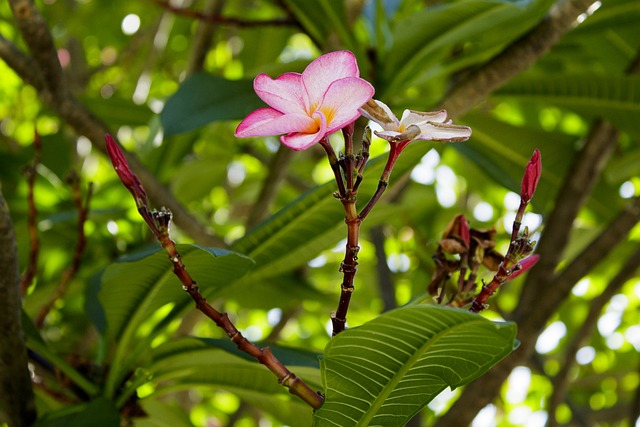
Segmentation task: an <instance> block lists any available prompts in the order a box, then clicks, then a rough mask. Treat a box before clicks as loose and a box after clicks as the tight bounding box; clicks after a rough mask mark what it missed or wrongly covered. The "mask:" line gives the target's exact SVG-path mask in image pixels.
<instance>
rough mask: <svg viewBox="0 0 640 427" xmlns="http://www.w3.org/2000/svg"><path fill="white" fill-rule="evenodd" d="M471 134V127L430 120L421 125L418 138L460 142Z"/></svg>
mask: <svg viewBox="0 0 640 427" xmlns="http://www.w3.org/2000/svg"><path fill="white" fill-rule="evenodd" d="M470 136H471V128H470V127H467V126H460V125H451V124H444V123H431V122H429V123H424V124H421V125H420V136H419V137H418V138H416V139H424V140H428V141H442V142H459V141H466V140H467V139H469V137H470Z"/></svg>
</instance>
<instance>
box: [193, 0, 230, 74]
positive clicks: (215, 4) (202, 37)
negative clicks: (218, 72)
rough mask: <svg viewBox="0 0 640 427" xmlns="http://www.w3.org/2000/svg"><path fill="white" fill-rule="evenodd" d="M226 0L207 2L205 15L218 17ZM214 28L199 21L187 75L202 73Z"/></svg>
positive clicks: (212, 25) (210, 23) (210, 24)
mask: <svg viewBox="0 0 640 427" xmlns="http://www.w3.org/2000/svg"><path fill="white" fill-rule="evenodd" d="M226 3H227V0H208V1H207V4H206V5H205V13H206V14H207V15H210V16H220V14H221V13H222V9H223V8H224V6H225V4H226ZM215 29H216V26H215V25H214V23H213V22H209V21H200V22H199V23H198V29H197V30H196V34H195V35H194V37H193V40H192V41H191V50H190V54H189V63H188V65H187V75H191V74H193V73H197V72H199V71H202V69H203V64H204V61H205V59H206V57H207V53H209V50H210V49H211V43H212V40H213V34H214V30H215Z"/></svg>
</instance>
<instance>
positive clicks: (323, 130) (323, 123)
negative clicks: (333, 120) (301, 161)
mask: <svg viewBox="0 0 640 427" xmlns="http://www.w3.org/2000/svg"><path fill="white" fill-rule="evenodd" d="M314 117H315V118H317V119H318V120H317V121H316V122H315V123H317V125H318V131H317V132H315V133H290V134H288V135H284V136H282V137H280V141H281V142H282V143H283V144H284V145H286V146H287V147H289V148H291V149H293V150H296V151H299V150H306V149H307V148H309V147H311V146H312V145H313V144H315V143H317V142H318V141H320V140H321V139H322V138H324V137H325V136H326V135H327V119H326V118H325V117H324V115H323V114H322V113H315V114H314Z"/></svg>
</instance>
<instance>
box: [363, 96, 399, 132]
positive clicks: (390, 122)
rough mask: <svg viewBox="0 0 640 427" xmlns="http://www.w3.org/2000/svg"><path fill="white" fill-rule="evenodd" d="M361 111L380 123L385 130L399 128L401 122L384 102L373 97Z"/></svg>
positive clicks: (368, 117) (365, 115)
mask: <svg viewBox="0 0 640 427" xmlns="http://www.w3.org/2000/svg"><path fill="white" fill-rule="evenodd" d="M360 113H362V115H363V116H364V117H366V118H367V119H369V120H371V121H373V122H376V123H378V124H379V125H380V126H382V128H383V129H384V130H397V129H398V128H399V127H400V122H399V121H398V118H397V117H396V115H395V114H393V112H392V111H391V109H390V108H389V107H388V106H387V104H385V103H384V102H381V101H378V100H376V99H371V100H369V102H367V103H366V104H364V105H363V106H362V107H361V108H360Z"/></svg>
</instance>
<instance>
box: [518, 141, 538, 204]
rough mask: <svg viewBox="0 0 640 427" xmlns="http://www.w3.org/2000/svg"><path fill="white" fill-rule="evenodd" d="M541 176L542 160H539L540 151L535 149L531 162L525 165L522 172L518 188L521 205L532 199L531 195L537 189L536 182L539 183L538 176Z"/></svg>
mask: <svg viewBox="0 0 640 427" xmlns="http://www.w3.org/2000/svg"><path fill="white" fill-rule="evenodd" d="M541 174H542V160H541V158H540V151H539V150H538V149H537V148H536V149H535V151H534V152H533V155H532V156H531V160H529V163H527V168H526V169H525V171H524V176H523V177H522V186H521V188H520V197H521V198H522V202H523V203H529V201H530V200H531V198H532V197H533V193H535V192H536V188H537V187H538V181H540V175H541Z"/></svg>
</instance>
